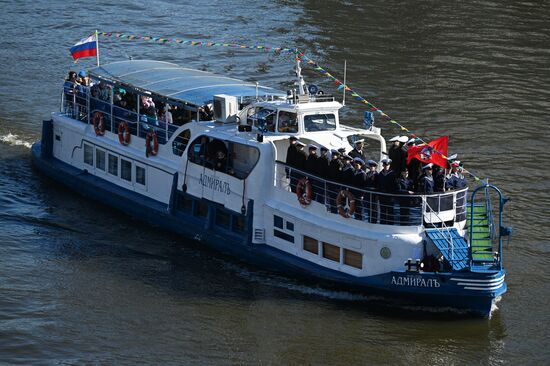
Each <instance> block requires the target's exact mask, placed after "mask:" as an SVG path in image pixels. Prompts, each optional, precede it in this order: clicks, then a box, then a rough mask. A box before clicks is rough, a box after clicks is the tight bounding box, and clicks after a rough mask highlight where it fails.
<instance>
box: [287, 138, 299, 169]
mask: <svg viewBox="0 0 550 366" xmlns="http://www.w3.org/2000/svg"><path fill="white" fill-rule="evenodd" d="M297 141H298V139H297V138H296V137H295V136H290V138H289V145H288V148H287V149H286V163H287V165H290V166H291V167H294V165H295V161H296V153H297V152H298V149H297V147H296V142H297Z"/></svg>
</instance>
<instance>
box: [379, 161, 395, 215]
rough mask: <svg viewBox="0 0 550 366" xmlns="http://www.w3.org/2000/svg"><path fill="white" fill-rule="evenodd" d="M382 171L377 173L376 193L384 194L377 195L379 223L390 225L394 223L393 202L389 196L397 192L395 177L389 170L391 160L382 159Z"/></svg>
mask: <svg viewBox="0 0 550 366" xmlns="http://www.w3.org/2000/svg"><path fill="white" fill-rule="evenodd" d="M381 163H382V171H380V173H378V187H377V188H378V191H379V192H382V193H384V194H381V195H379V198H378V200H379V202H380V223H381V224H385V225H391V224H393V223H394V222H395V218H394V212H395V211H394V204H395V202H394V200H393V197H392V196H391V195H392V194H393V193H395V192H396V191H397V176H396V174H395V172H394V171H393V170H392V169H391V163H392V160H391V159H387V158H386V159H382V161H381Z"/></svg>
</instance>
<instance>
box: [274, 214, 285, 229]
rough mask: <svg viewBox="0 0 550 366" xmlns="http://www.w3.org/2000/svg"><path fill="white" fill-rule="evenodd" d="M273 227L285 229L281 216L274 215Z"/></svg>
mask: <svg viewBox="0 0 550 366" xmlns="http://www.w3.org/2000/svg"><path fill="white" fill-rule="evenodd" d="M273 226H275V227H278V228H279V229H283V218H282V217H281V216H277V215H273Z"/></svg>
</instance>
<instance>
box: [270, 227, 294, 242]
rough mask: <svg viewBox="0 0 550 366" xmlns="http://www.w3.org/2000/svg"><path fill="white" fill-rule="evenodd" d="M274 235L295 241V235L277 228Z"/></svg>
mask: <svg viewBox="0 0 550 366" xmlns="http://www.w3.org/2000/svg"><path fill="white" fill-rule="evenodd" d="M273 235H274V236H276V237H277V238H281V239H283V240H286V241H288V242H290V243H294V237H293V236H292V235H289V234H287V233H285V232H282V231H281V230H277V229H275V230H273Z"/></svg>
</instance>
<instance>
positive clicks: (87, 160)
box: [84, 144, 146, 186]
mask: <svg viewBox="0 0 550 366" xmlns="http://www.w3.org/2000/svg"><path fill="white" fill-rule="evenodd" d="M94 149H95V154H94ZM94 157H95V159H94ZM84 164H87V165H89V166H92V167H94V166H95V168H96V169H97V170H101V171H103V172H105V171H106V172H107V173H109V174H110V175H113V176H117V177H120V178H121V179H123V180H125V181H127V182H130V183H131V182H132V172H133V171H132V170H133V168H134V167H135V182H136V183H137V184H140V185H142V186H145V184H146V174H145V167H142V166H139V165H137V164H135V163H132V161H131V160H128V159H125V158H123V157H119V156H118V155H116V154H113V153H110V152H107V151H105V150H102V149H100V148H98V147H94V146H92V145H88V144H84ZM119 166H120V169H119Z"/></svg>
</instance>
